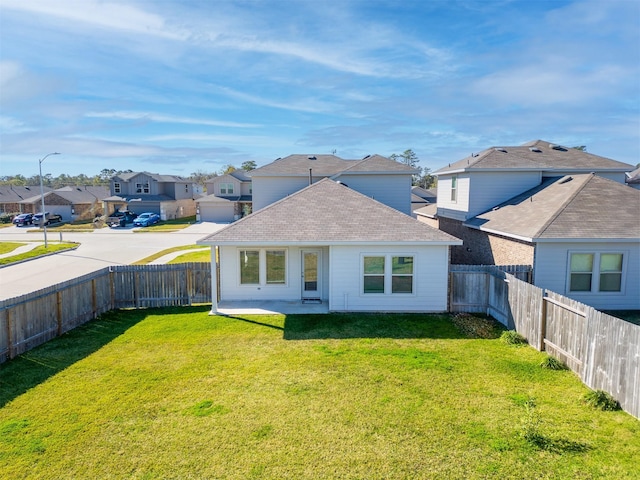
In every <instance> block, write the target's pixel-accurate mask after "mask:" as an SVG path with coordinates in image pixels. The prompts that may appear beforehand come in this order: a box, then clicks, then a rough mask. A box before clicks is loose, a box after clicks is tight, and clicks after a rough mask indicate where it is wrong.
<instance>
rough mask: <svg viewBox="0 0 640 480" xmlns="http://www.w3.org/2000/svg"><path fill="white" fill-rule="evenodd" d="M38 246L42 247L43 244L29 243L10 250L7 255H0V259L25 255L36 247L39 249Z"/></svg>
mask: <svg viewBox="0 0 640 480" xmlns="http://www.w3.org/2000/svg"><path fill="white" fill-rule="evenodd" d="M40 245H44V242H30V243H28V244H27V245H21V246H19V247H18V248H16V249H14V250H11V251H10V252H8V253H3V254H0V258H7V257H13V256H14V255H20V254H22V253H27V252H29V251H31V250H33V249H34V248H36V247H39V246H40Z"/></svg>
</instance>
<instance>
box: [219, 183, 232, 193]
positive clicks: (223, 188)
mask: <svg viewBox="0 0 640 480" xmlns="http://www.w3.org/2000/svg"><path fill="white" fill-rule="evenodd" d="M220 195H233V183H221V184H220Z"/></svg>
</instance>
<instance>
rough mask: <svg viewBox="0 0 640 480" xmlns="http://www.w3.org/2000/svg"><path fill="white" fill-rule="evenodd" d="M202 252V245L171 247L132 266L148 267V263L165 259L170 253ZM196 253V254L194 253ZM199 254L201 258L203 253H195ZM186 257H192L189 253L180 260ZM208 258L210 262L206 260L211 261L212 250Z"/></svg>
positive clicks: (207, 253)
mask: <svg viewBox="0 0 640 480" xmlns="http://www.w3.org/2000/svg"><path fill="white" fill-rule="evenodd" d="M195 249H197V250H200V249H202V245H181V246H178V247H171V248H165V249H164V250H161V251H159V252H156V253H154V254H153V255H149V256H148V257H145V258H143V259H142V260H138V261H137V262H134V263H133V264H132V265H147V264H148V263H151V262H153V261H154V260H157V259H159V258H161V257H164V256H165V255H168V254H169V253H173V252H179V251H182V250H184V251H185V252H188V251H189V250H195ZM192 253H194V252H192ZM195 253H197V254H198V256H201V254H202V252H195ZM185 255H190V254H189V253H185V254H184V255H180V256H179V257H178V258H182V257H184V256H185ZM206 256H207V258H208V260H205V261H207V262H210V261H211V252H210V250H209V251H207V252H206ZM190 261H192V260H185V261H179V262H169V263H185V262H190Z"/></svg>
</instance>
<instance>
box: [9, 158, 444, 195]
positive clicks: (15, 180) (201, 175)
mask: <svg viewBox="0 0 640 480" xmlns="http://www.w3.org/2000/svg"><path fill="white" fill-rule="evenodd" d="M389 158H391V159H392V160H395V161H397V162H400V163H404V164H406V165H408V166H410V167H412V168H415V169H417V170H418V171H419V173H418V174H416V175H414V176H413V184H414V185H419V186H421V187H422V188H431V187H433V186H435V185H436V177H434V176H433V175H431V169H429V168H426V167H419V166H418V162H419V161H420V160H419V159H418V156H417V155H416V154H415V152H414V151H413V150H411V149H408V150H405V151H404V152H402V153H400V154H395V153H394V154H392V155H390V156H389ZM257 167H258V165H257V164H256V162H255V161H253V160H247V161H246V162H243V163H242V164H241V165H240V167H239V168H238V167H236V166H235V165H231V164H227V165H225V166H224V167H222V168H221V169H220V170H218V171H206V170H196V171H195V172H192V173H191V174H190V175H189V176H188V177H187V178H188V179H189V180H191V181H192V182H193V183H196V184H199V185H204V184H205V182H206V181H207V180H209V179H210V178H213V177H217V176H219V175H227V174H229V173H231V172H234V171H236V170H244V171H247V172H248V171H251V170H253V169H255V168H257ZM132 172H133V170H116V169H113V168H103V169H102V170H100V173H98V174H96V175H92V176H89V175H85V174H83V173H81V174H79V175H67V174H64V173H63V174H60V175H58V176H57V177H54V176H53V175H51V174H50V173H47V174H46V175H43V176H42V184H43V185H44V186H47V187H51V188H54V189H55V188H61V187H66V186H68V185H95V186H109V180H111V178H112V177H114V176H115V175H119V174H121V173H132ZM0 185H15V186H28V185H40V176H39V175H31V176H29V177H25V176H24V175H20V174H18V175H4V176H0Z"/></svg>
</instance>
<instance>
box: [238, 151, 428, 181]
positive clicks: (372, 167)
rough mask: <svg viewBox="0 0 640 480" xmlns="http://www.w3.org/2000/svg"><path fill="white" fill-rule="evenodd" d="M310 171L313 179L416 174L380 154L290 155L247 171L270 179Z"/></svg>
mask: <svg viewBox="0 0 640 480" xmlns="http://www.w3.org/2000/svg"><path fill="white" fill-rule="evenodd" d="M309 169H311V170H312V172H313V176H314V177H318V176H320V177H331V176H334V175H337V174H354V173H364V172H366V173H386V174H388V173H408V174H414V173H417V170H415V169H413V168H411V167H409V166H407V165H405V164H403V163H400V162H396V161H394V160H391V159H390V158H387V157H383V156H382V155H367V156H366V157H364V158H363V159H361V160H344V159H342V158H340V157H336V156H335V155H316V154H307V155H299V154H296V155H289V156H288V157H284V158H278V159H277V160H275V161H273V162H271V163H269V164H268V165H265V166H263V167H260V168H256V169H255V170H252V171H251V172H249V176H251V177H272V176H287V177H296V176H307V175H309Z"/></svg>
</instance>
